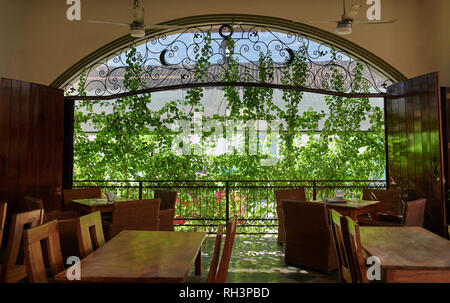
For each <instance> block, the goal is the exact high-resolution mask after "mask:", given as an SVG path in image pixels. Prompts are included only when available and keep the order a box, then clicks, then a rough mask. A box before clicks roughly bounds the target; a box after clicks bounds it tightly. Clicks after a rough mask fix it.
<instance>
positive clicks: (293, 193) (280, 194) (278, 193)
mask: <svg viewBox="0 0 450 303" xmlns="http://www.w3.org/2000/svg"><path fill="white" fill-rule="evenodd" d="M275 199H276V200H277V205H278V206H280V207H281V201H282V200H297V201H306V195H305V190H304V189H303V188H301V187H300V188H295V189H278V190H275Z"/></svg>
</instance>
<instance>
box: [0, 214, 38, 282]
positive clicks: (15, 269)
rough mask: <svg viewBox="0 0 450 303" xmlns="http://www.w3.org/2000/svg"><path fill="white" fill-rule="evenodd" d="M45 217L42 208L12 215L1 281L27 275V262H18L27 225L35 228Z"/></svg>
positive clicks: (13, 279)
mask: <svg viewBox="0 0 450 303" xmlns="http://www.w3.org/2000/svg"><path fill="white" fill-rule="evenodd" d="M43 218H44V210H42V209H36V210H32V211H27V212H24V213H19V214H15V215H13V216H12V220H11V228H10V231H9V238H8V246H7V248H6V254H5V259H4V261H3V267H2V272H1V275H0V281H2V282H12V283H14V282H18V281H20V280H22V279H24V278H26V277H27V270H26V266H25V263H24V264H19V265H18V264H17V259H18V257H19V250H20V247H21V243H22V239H23V233H24V229H25V228H26V227H29V228H33V227H36V226H38V225H40V224H42V222H43Z"/></svg>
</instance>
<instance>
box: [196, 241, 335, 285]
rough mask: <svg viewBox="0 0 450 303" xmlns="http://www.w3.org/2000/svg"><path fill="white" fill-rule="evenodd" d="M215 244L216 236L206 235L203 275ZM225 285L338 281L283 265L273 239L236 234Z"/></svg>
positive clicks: (281, 254)
mask: <svg viewBox="0 0 450 303" xmlns="http://www.w3.org/2000/svg"><path fill="white" fill-rule="evenodd" d="M214 241H215V237H214V236H209V237H207V239H206V240H205V242H204V244H203V255H202V270H203V276H207V275H208V271H209V265H210V263H211V257H212V251H213V248H214ZM192 274H193V273H192ZM228 282H238V283H259V282H262V283H312V282H320V283H328V282H338V273H337V272H336V271H335V272H332V273H331V274H326V273H320V272H316V271H310V270H306V269H302V268H297V267H292V266H287V265H285V264H284V246H282V245H278V244H277V241H276V237H275V236H248V235H236V240H235V244H234V248H233V254H232V258H231V262H230V268H229V271H228Z"/></svg>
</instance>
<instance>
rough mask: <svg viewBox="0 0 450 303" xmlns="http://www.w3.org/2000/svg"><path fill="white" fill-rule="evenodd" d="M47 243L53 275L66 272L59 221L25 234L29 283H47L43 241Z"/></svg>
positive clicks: (29, 230) (27, 231)
mask: <svg viewBox="0 0 450 303" xmlns="http://www.w3.org/2000/svg"><path fill="white" fill-rule="evenodd" d="M42 240H44V241H45V243H46V245H45V246H46V249H47V250H46V252H47V254H46V255H47V256H48V263H49V264H50V269H51V272H52V274H53V275H56V274H57V273H59V272H61V271H62V270H64V263H63V259H62V256H61V244H60V242H59V231H58V221H57V220H53V221H51V222H48V223H45V224H42V225H39V226H36V227H33V228H30V229H28V230H25V232H24V238H23V242H24V253H25V262H26V268H27V273H28V282H31V283H45V282H48V280H47V271H46V269H45V261H44V256H43V255H42V247H41V241H42Z"/></svg>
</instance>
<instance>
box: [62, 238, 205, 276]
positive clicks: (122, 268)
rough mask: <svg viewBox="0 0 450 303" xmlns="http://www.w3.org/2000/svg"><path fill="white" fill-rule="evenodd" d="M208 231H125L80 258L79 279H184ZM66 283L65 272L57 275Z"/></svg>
mask: <svg viewBox="0 0 450 303" xmlns="http://www.w3.org/2000/svg"><path fill="white" fill-rule="evenodd" d="M205 237H206V233H203V232H170V231H135V230H125V231H122V232H121V233H120V234H118V235H117V236H116V237H114V238H113V239H111V240H110V241H109V242H107V243H106V244H105V245H104V246H103V247H101V248H99V249H97V250H96V251H94V252H93V253H91V254H90V255H88V256H87V257H86V258H84V259H83V260H81V264H80V265H81V280H80V281H77V282H184V281H185V279H186V277H187V275H188V274H189V272H190V270H191V269H192V267H193V264H194V262H195V260H196V257H197V254H198V253H199V252H200V249H201V246H202V243H203V240H204V239H205ZM55 280H56V281H64V282H67V278H66V272H65V271H63V272H61V273H59V274H57V275H56V276H55Z"/></svg>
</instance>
